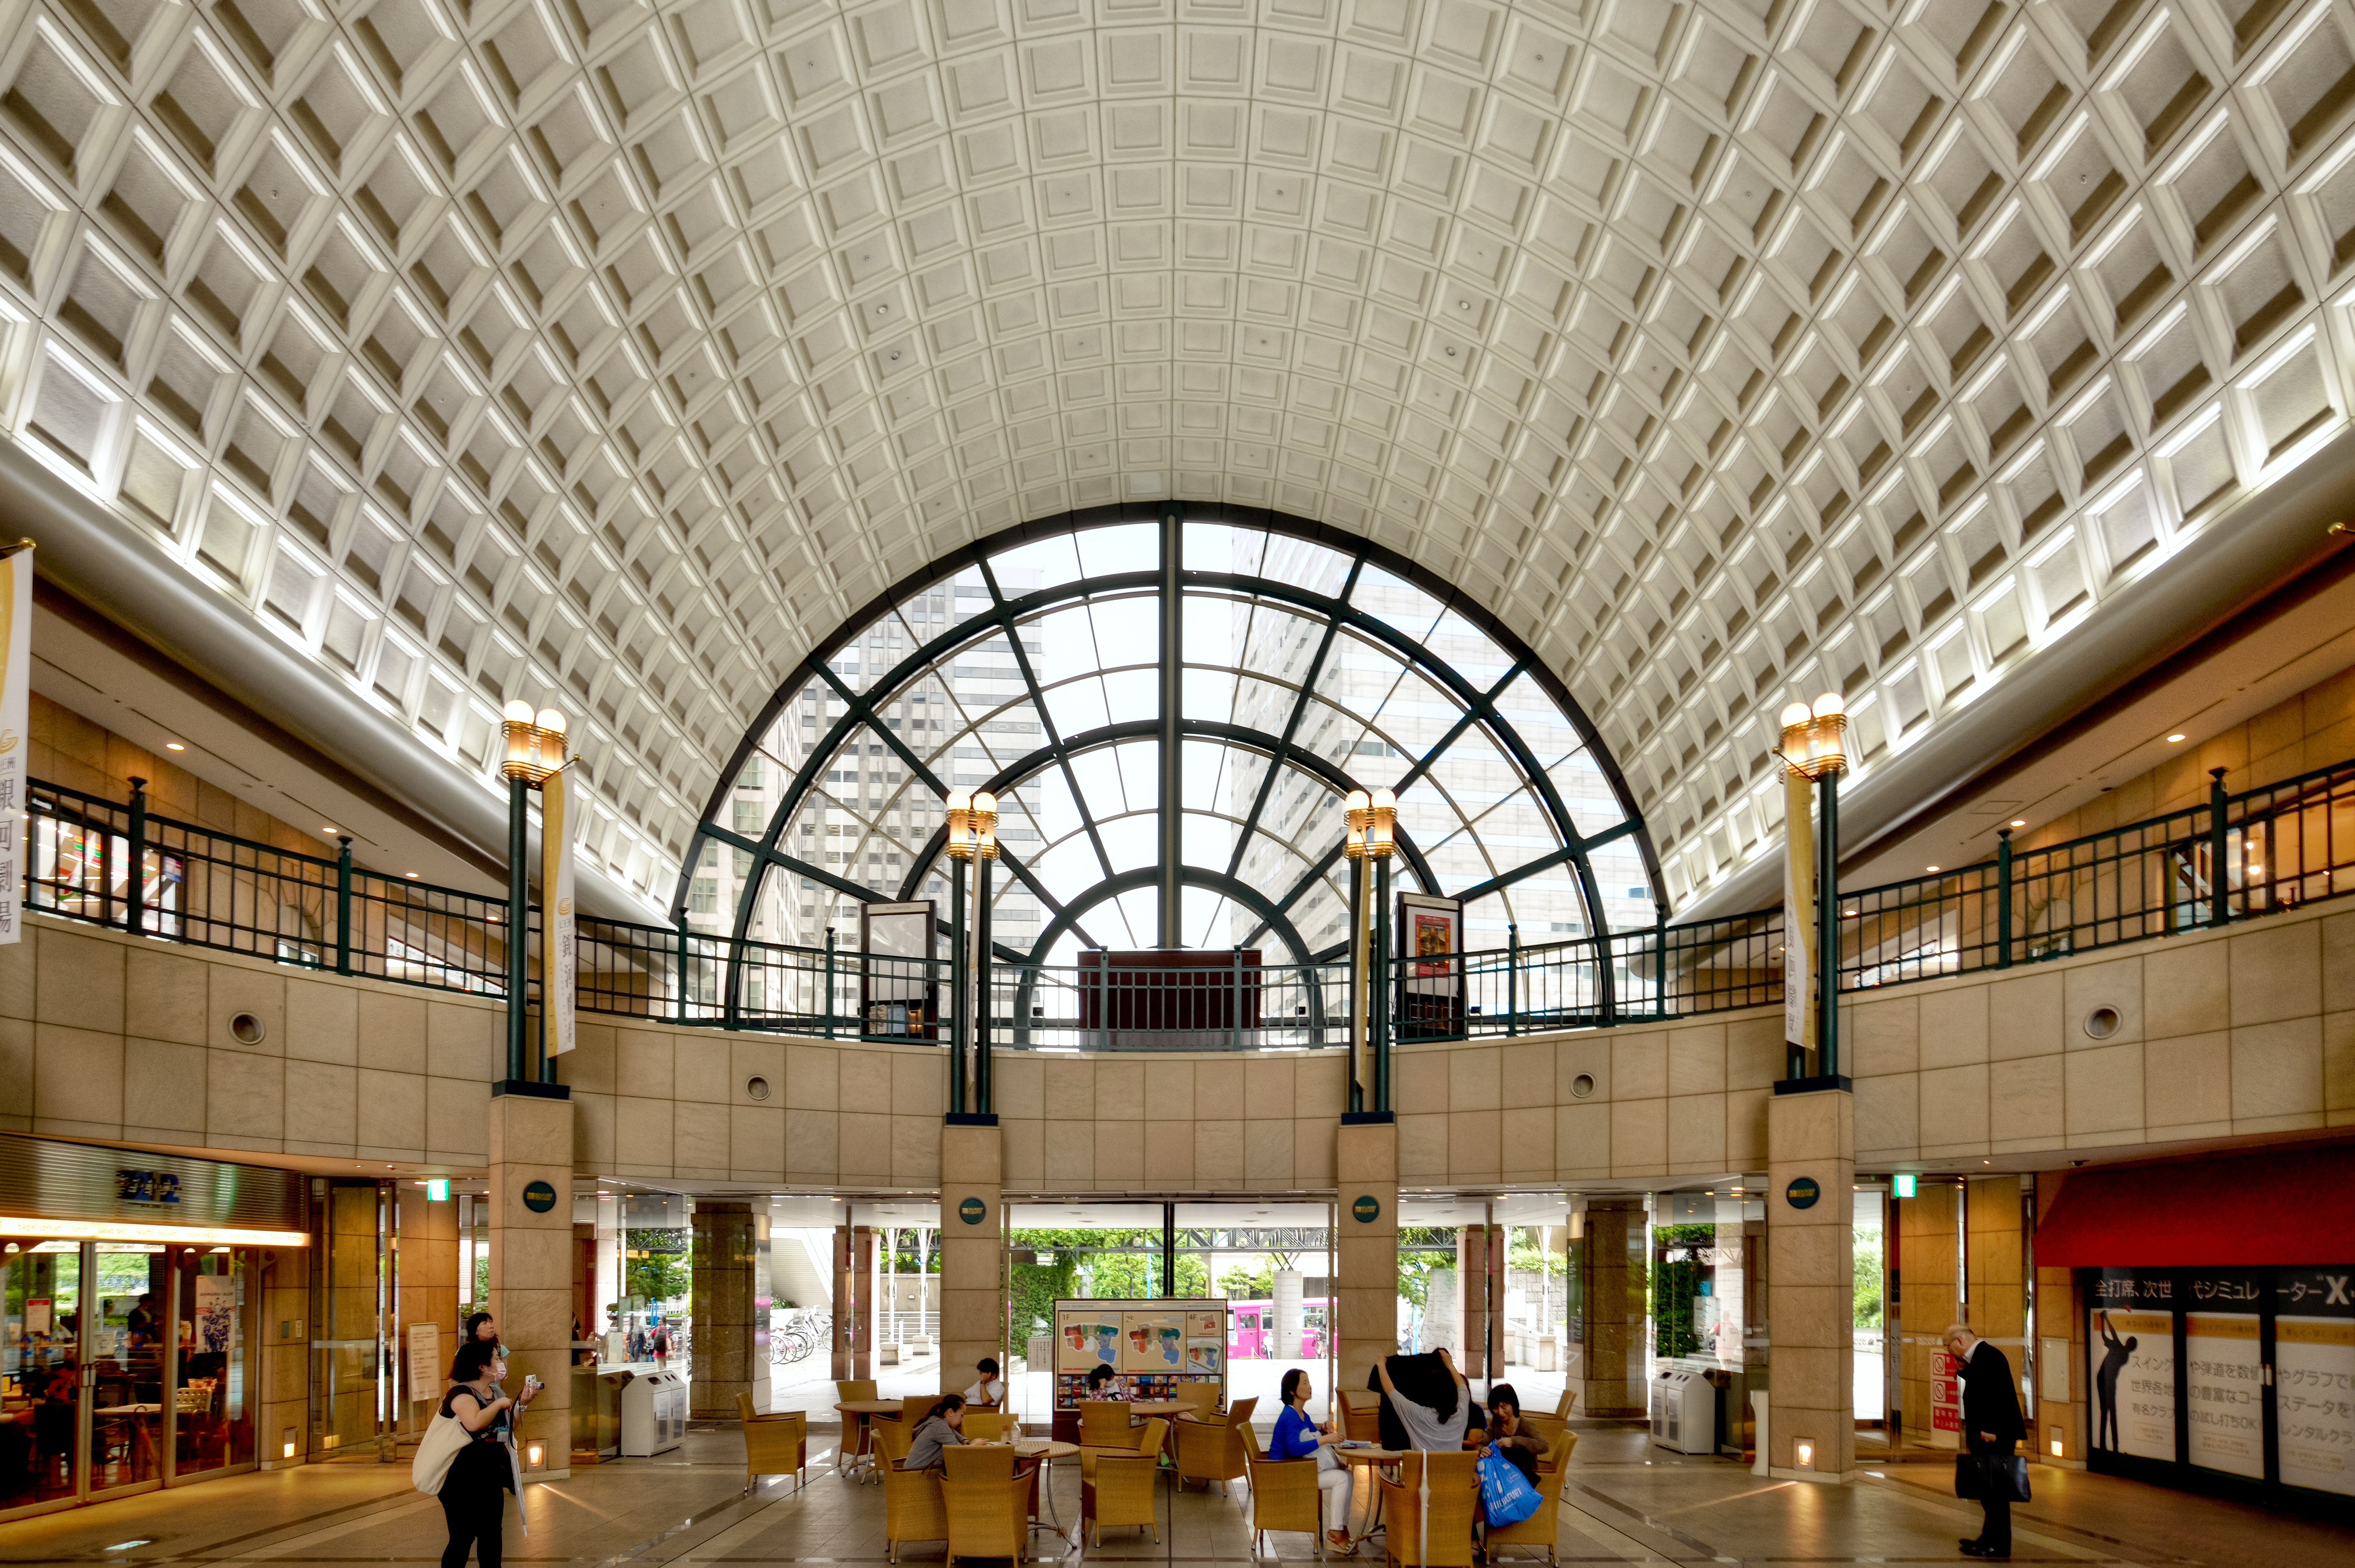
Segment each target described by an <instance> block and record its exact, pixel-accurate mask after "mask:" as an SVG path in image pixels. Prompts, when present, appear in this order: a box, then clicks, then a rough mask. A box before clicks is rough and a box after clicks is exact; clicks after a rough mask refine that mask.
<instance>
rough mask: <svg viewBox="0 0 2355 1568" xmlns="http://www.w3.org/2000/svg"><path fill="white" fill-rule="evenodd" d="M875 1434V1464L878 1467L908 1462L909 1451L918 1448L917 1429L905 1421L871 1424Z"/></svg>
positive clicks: (870, 1426) (871, 1429)
mask: <svg viewBox="0 0 2355 1568" xmlns="http://www.w3.org/2000/svg"><path fill="white" fill-rule="evenodd" d="M868 1430H869V1431H870V1432H871V1433H872V1434H873V1441H874V1444H875V1462H876V1463H877V1464H878V1465H898V1464H903V1463H905V1462H906V1460H907V1457H908V1450H909V1449H911V1448H912V1447H914V1446H916V1429H915V1428H914V1427H913V1426H911V1425H908V1423H906V1422H904V1421H891V1420H882V1421H877V1422H873V1423H871V1424H870V1425H869V1428H868Z"/></svg>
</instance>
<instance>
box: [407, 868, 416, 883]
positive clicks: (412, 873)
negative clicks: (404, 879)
mask: <svg viewBox="0 0 2355 1568" xmlns="http://www.w3.org/2000/svg"><path fill="white" fill-rule="evenodd" d="M408 876H409V880H410V881H411V882H414V881H416V880H417V874H416V873H415V872H413V871H412V872H410V873H408Z"/></svg>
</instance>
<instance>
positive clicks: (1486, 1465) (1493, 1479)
mask: <svg viewBox="0 0 2355 1568" xmlns="http://www.w3.org/2000/svg"><path fill="white" fill-rule="evenodd" d="M1475 1468H1476V1469H1477V1470H1478V1471H1479V1472H1480V1502H1481V1505H1482V1506H1483V1507H1484V1508H1486V1509H1487V1512H1488V1522H1489V1523H1490V1524H1518V1523H1520V1522H1521V1520H1525V1519H1527V1518H1529V1515H1531V1514H1533V1513H1535V1512H1537V1511H1538V1507H1539V1505H1540V1504H1541V1503H1543V1502H1544V1501H1545V1499H1543V1498H1541V1497H1540V1496H1539V1495H1538V1489H1537V1488H1535V1487H1533V1486H1531V1485H1529V1478H1528V1477H1527V1476H1524V1475H1522V1474H1521V1472H1520V1471H1518V1470H1517V1469H1515V1468H1514V1467H1513V1462H1512V1461H1511V1460H1510V1459H1508V1458H1506V1457H1504V1456H1503V1455H1501V1454H1484V1455H1482V1456H1481V1457H1480V1461H1479V1463H1478V1464H1477V1465H1476V1467H1475Z"/></svg>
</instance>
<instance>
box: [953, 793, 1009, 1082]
mask: <svg viewBox="0 0 2355 1568" xmlns="http://www.w3.org/2000/svg"><path fill="white" fill-rule="evenodd" d="M947 808H948V850H949V860H950V861H951V863H952V870H951V872H950V883H951V886H950V890H949V912H950V913H949V940H950V942H951V944H952V946H953V948H954V954H953V957H952V959H951V963H950V975H949V984H950V987H951V989H952V990H953V991H954V993H955V994H954V997H953V999H952V1000H951V1002H950V1012H951V1022H950V1025H949V1042H950V1051H951V1054H952V1057H953V1060H952V1062H951V1064H950V1065H951V1068H952V1075H951V1078H950V1087H949V1109H950V1111H951V1113H952V1114H956V1115H962V1114H964V1112H966V1111H968V1110H971V1111H976V1112H985V1113H986V1112H987V1111H988V1110H989V1108H990V1083H989V1066H990V1060H989V864H990V862H992V861H994V860H996V858H997V797H996V796H995V795H993V794H991V793H990V792H989V791H988V790H986V789H971V790H968V789H952V790H950V791H949V793H948V800H947ZM967 862H971V863H972V864H973V898H974V911H973V919H972V922H971V926H972V931H971V934H970V937H968V933H967V930H966V925H967V922H966V920H965V912H964V906H965V884H964V879H965V870H964V868H965V863H967ZM976 949H977V956H976ZM968 1047H970V1049H968ZM968 1063H970V1064H971V1065H970V1067H969V1068H968V1065H967V1064H968Z"/></svg>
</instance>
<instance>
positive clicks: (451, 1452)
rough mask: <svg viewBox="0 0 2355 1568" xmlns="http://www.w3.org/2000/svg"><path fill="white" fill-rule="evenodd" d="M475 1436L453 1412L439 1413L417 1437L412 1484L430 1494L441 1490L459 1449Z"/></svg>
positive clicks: (411, 1461) (435, 1493)
mask: <svg viewBox="0 0 2355 1568" xmlns="http://www.w3.org/2000/svg"><path fill="white" fill-rule="evenodd" d="M473 1440H474V1435H473V1434H472V1433H470V1432H468V1431H467V1430H466V1428H465V1427H464V1425H462V1424H460V1422H459V1421H458V1419H457V1417H455V1416H453V1415H436V1416H435V1417H434V1418H433V1419H432V1422H431V1423H429V1424H428V1425H427V1426H426V1428H425V1436H423V1437H421V1438H419V1439H418V1442H417V1457H416V1458H414V1459H412V1460H410V1465H409V1478H410V1484H412V1485H413V1486H415V1487H416V1488H417V1489H418V1490H419V1491H421V1492H423V1493H425V1494H426V1495H427V1496H428V1497H433V1496H437V1495H439V1494H440V1492H441V1490H442V1481H444V1480H445V1479H447V1478H448V1477H449V1474H450V1461H451V1460H453V1459H455V1458H456V1457H458V1450H459V1449H461V1448H464V1446H466V1445H467V1444H468V1443H470V1442H472V1441H473Z"/></svg>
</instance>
